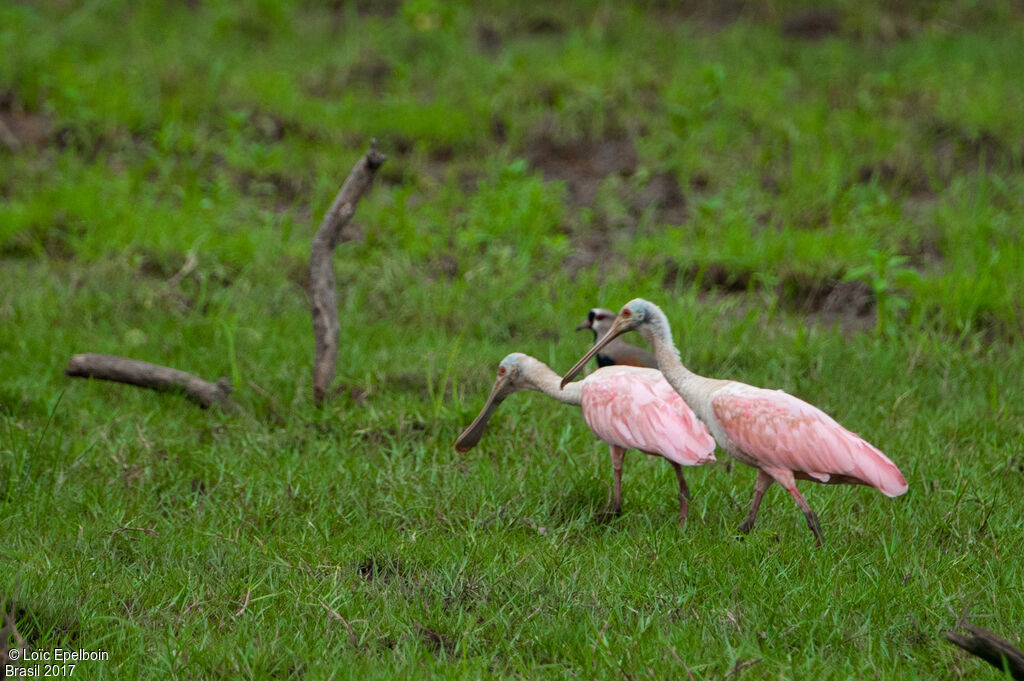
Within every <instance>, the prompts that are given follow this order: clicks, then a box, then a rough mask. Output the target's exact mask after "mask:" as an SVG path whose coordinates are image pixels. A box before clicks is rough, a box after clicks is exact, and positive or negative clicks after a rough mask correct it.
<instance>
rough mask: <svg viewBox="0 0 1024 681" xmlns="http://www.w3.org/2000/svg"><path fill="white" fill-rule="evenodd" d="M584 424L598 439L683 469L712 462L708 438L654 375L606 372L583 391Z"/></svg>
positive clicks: (586, 382) (627, 369)
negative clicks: (666, 460)
mask: <svg viewBox="0 0 1024 681" xmlns="http://www.w3.org/2000/svg"><path fill="white" fill-rule="evenodd" d="M582 391H583V404H582V406H583V418H584V419H585V420H586V422H587V425H588V426H590V429H591V430H592V431H594V434H596V435H597V436H598V437H599V438H601V439H602V440H604V441H605V442H607V443H608V444H610V445H617V446H619V447H622V448H623V449H639V450H640V451H642V452H646V453H648V454H658V455H660V456H663V457H665V458H666V459H668V460H669V461H673V462H675V463H678V464H680V465H682V466H697V465H700V464H703V463H708V462H711V461H714V460H715V455H714V451H715V441H714V439H712V437H711V433H709V432H708V429H707V428H706V427H705V426H704V424H703V423H701V422H700V420H699V419H698V418H697V416H696V415H695V414H694V413H693V410H692V409H690V408H689V407H688V406H686V402H684V401H683V398H682V397H680V396H679V393H677V392H676V391H675V390H673V389H672V386H671V385H669V384H668V381H666V380H665V377H664V376H662V374H661V372H660V371H658V370H657V369H642V368H638V367H631V366H611V367H605V368H603V369H598V370H597V371H595V372H594V373H592V374H590V376H588V377H587V378H586V379H585V380H584V381H583V385H582Z"/></svg>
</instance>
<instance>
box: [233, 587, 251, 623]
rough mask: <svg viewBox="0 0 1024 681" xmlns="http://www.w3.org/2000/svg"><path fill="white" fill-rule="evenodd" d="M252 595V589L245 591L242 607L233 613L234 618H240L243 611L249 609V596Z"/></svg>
mask: <svg viewBox="0 0 1024 681" xmlns="http://www.w3.org/2000/svg"><path fill="white" fill-rule="evenodd" d="M251 595H252V589H246V590H245V598H243V599H242V607H241V608H239V609H238V611H237V612H236V613H235V617H241V616H242V615H244V614H245V609H246V608H248V607H249V596H251Z"/></svg>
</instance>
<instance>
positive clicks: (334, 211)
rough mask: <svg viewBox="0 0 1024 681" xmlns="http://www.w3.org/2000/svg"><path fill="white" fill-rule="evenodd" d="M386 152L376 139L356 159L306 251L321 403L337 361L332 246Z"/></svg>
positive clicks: (316, 385) (315, 382)
mask: <svg viewBox="0 0 1024 681" xmlns="http://www.w3.org/2000/svg"><path fill="white" fill-rule="evenodd" d="M386 160H387V156H385V155H384V154H382V153H381V152H379V151H377V140H373V141H371V142H370V148H369V150H367V152H366V154H365V155H364V156H363V157H362V158H361V159H359V161H358V162H357V163H356V165H355V167H353V168H352V172H351V173H349V176H348V178H347V179H346V180H345V183H344V184H343V185H341V189H339V190H338V195H337V196H335V197H334V202H333V203H332V204H331V207H330V209H328V211H327V214H326V215H324V219H323V222H321V223H320V229H318V230H317V232H316V235H315V236H314V237H313V245H312V247H311V248H310V253H309V287H310V293H311V296H312V299H313V301H312V308H313V336H314V339H315V341H316V350H315V354H314V358H313V400H314V401H315V402H316V406H318V407H320V406H323V403H324V397H325V396H326V395H327V389H328V388H329V387H330V385H331V382H332V381H334V367H335V365H336V364H337V362H338V334H339V332H340V327H339V325H338V294H337V291H336V290H335V283H334V248H335V247H336V246H337V245H338V239H339V237H340V235H341V229H342V227H344V226H345V224H346V223H347V222H348V221H349V220H351V219H352V216H353V215H354V214H355V212H356V203H358V202H359V198H360V197H361V196H362V195H363V194H364V193H365V192H366V190H367V189H369V187H370V184H371V183H372V182H373V176H374V174H375V173H376V172H377V169H378V168H380V166H381V165H382V164H383V163H384V161H386Z"/></svg>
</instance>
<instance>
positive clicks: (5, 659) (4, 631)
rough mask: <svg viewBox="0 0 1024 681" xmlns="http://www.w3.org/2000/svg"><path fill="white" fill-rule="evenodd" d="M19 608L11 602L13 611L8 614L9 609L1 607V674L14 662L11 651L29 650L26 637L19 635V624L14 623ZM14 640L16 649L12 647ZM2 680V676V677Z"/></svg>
mask: <svg viewBox="0 0 1024 681" xmlns="http://www.w3.org/2000/svg"><path fill="white" fill-rule="evenodd" d="M16 612H17V607H16V606H15V604H14V602H13V601H11V611H10V612H7V609H6V608H4V607H2V606H0V625H2V626H0V672H2V671H3V669H4V668H5V667H6V666H7V665H8V664H10V663H11V662H12V660H11V650H13V649H14V648H18V649H19V650H25V649H27V648H28V643H27V642H26V641H25V637H24V636H22V635H21V634H20V633H18V623H17V622H15V621H14V617H15V613H16ZM12 637H13V638H14V647H13V648H12V647H11V644H10V640H11V638H12ZM0 678H2V676H0Z"/></svg>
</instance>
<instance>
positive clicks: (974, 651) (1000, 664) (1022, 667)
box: [946, 622, 1024, 681]
mask: <svg viewBox="0 0 1024 681" xmlns="http://www.w3.org/2000/svg"><path fill="white" fill-rule="evenodd" d="M963 628H964V629H966V630H967V631H969V632H970V633H971V634H973V636H965V635H963V634H958V633H956V632H955V631H947V632H946V640H947V641H949V642H950V643H952V644H954V645H957V646H959V647H961V648H963V649H964V650H966V651H967V652H969V653H970V654H971V655H974V656H975V657H980V658H981V659H983V660H985V661H986V662H988V663H989V664H990V665H992V666H993V667H995V668H996V669H998V670H1000V671H1002V670H1003V669H1006V670H1007V671H1009V672H1010V676H1012V677H1013V678H1015V679H1019V680H1020V681H1024V652H1021V651H1020V650H1019V649H1017V647H1015V646H1014V645H1013V644H1012V643H1010V642H1009V641H1007V640H1006V639H1004V638H1000V637H999V636H996V635H995V634H993V633H992V632H991V631H989V630H988V629H983V628H982V627H976V626H974V625H973V624H970V623H966V622H965V623H964V625H963Z"/></svg>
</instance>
